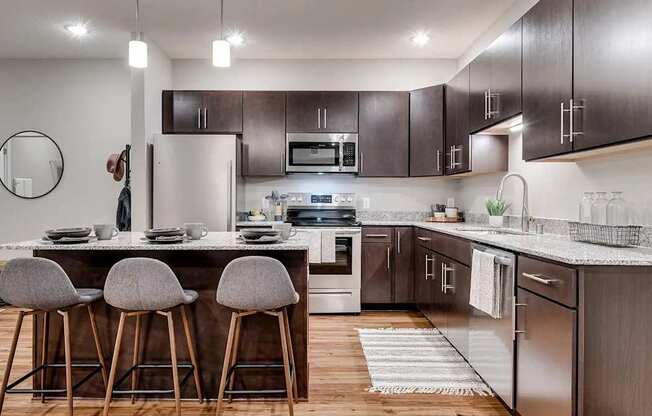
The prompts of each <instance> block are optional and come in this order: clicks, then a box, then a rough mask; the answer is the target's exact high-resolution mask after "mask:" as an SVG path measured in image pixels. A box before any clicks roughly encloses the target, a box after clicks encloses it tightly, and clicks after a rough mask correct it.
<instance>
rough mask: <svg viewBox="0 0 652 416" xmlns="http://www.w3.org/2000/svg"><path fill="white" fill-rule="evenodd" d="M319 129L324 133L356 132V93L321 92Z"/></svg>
mask: <svg viewBox="0 0 652 416" xmlns="http://www.w3.org/2000/svg"><path fill="white" fill-rule="evenodd" d="M321 109H322V110H321V113H322V114H321V115H322V123H321V130H320V131H322V132H326V133H357V132H358V93H357V92H354V91H329V92H324V93H322V106H321Z"/></svg>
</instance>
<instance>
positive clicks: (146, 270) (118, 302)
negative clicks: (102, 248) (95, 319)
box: [103, 258, 203, 416]
mask: <svg viewBox="0 0 652 416" xmlns="http://www.w3.org/2000/svg"><path fill="white" fill-rule="evenodd" d="M198 297H199V295H198V294H197V292H195V291H193V290H184V289H183V288H182V287H181V285H180V284H179V280H178V279H177V277H176V275H175V274H174V272H173V271H172V269H170V267H169V266H168V265H167V264H165V263H163V262H162V261H159V260H155V259H148V258H130V259H124V260H121V261H119V262H117V263H116V264H115V265H113V267H111V270H110V271H109V274H108V276H107V278H106V283H105V285H104V298H105V300H106V303H108V304H109V305H111V306H113V307H115V308H118V309H120V321H119V323H118V333H117V335H116V340H115V348H114V350H113V361H112V363H111V372H110V373H109V382H108V385H109V387H107V389H106V397H105V399H104V413H103V414H104V416H106V415H108V413H109V407H110V405H111V398H112V396H113V395H118V394H121V395H130V396H131V400H132V403H133V402H134V399H135V395H136V394H170V393H174V401H175V406H176V413H177V415H181V390H180V386H181V385H183V384H185V382H186V381H187V380H188V378H189V377H190V375H191V374H192V375H193V376H194V379H195V388H196V389H197V398H198V399H199V403H201V402H202V397H203V396H202V391H201V381H200V378H199V368H198V366H197V358H196V356H195V348H194V342H193V339H192V335H191V333H190V325H189V323H188V316H187V312H186V307H187V305H190V304H191V303H193V302H195V301H196V300H197V298H198ZM175 308H179V309H180V310H181V319H182V322H183V330H184V333H185V337H186V344H187V347H188V354H189V355H190V361H191V364H180V363H178V362H177V350H176V338H175V333H174V321H173V319H172V311H173V310H174V309H175ZM149 314H156V315H160V316H164V317H165V318H166V319H167V324H168V337H169V340H170V355H171V364H170V365H167V364H141V363H139V355H140V352H139V348H140V346H139V344H140V336H141V334H140V332H141V331H140V326H141V317H142V316H143V315H149ZM128 317H135V318H136V331H135V336H134V350H133V357H132V366H131V367H130V368H129V369H128V370H127V372H126V373H125V374H124V375H123V376H122V377H120V378H119V379H118V381H117V382H116V381H115V379H116V371H117V366H118V357H119V354H120V344H121V342H122V335H123V332H124V326H125V321H126V319H127V318H128ZM153 368H170V369H171V370H172V382H173V385H174V387H173V389H172V390H137V389H136V383H137V379H136V376H137V371H138V370H142V369H153ZM180 368H183V369H187V370H188V372H187V373H186V374H185V375H184V376H183V378H182V380H181V382H180V381H179V369H180ZM129 376H131V389H130V390H118V389H117V387H118V386H120V385H121V384H122V383H123V382H124V381H125V380H126V379H127V378H129Z"/></svg>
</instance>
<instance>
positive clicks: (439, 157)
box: [437, 149, 441, 173]
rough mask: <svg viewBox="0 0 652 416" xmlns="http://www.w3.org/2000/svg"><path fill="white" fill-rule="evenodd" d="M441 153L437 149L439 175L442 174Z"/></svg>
mask: <svg viewBox="0 0 652 416" xmlns="http://www.w3.org/2000/svg"><path fill="white" fill-rule="evenodd" d="M440 159H441V151H440V150H439V149H437V173H439V172H441V160H440Z"/></svg>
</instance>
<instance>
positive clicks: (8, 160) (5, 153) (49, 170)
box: [0, 131, 63, 199]
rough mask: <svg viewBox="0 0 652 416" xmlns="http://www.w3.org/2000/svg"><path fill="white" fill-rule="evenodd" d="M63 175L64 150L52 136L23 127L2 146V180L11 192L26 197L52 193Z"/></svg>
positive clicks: (0, 177) (0, 162) (0, 178)
mask: <svg viewBox="0 0 652 416" xmlns="http://www.w3.org/2000/svg"><path fill="white" fill-rule="evenodd" d="M62 176H63V154H62V153H61V149H59V146H57V144H56V143H55V141H54V140H52V139H51V138H50V137H49V136H47V135H45V134H43V133H41V132H38V131H21V132H20V133H16V134H14V135H13V136H11V137H9V138H8V139H7V140H5V142H4V143H3V144H2V147H0V182H2V185H3V186H4V187H5V188H6V189H7V190H8V191H9V192H11V193H12V194H14V195H16V196H18V197H20V198H26V199H33V198H40V197H42V196H44V195H47V194H49V193H50V192H51V191H52V190H53V189H54V188H56V186H57V185H58V184H59V182H60V181H61V177H62Z"/></svg>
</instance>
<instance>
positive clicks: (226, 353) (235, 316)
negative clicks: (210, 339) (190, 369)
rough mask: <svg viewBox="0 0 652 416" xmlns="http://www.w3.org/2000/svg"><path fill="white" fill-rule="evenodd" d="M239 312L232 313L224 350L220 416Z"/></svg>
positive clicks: (218, 399)
mask: <svg viewBox="0 0 652 416" xmlns="http://www.w3.org/2000/svg"><path fill="white" fill-rule="evenodd" d="M238 317H239V315H238V313H236V312H233V313H231V325H230V326H229V335H228V337H227V339H226V350H225V351H224V364H222V377H221V378H220V387H219V391H218V394H217V410H216V411H215V414H216V415H217V416H220V415H221V414H222V401H223V400H224V390H225V389H226V376H227V374H228V371H229V363H230V362H231V352H232V351H233V338H234V336H235V324H236V321H237V320H238Z"/></svg>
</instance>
